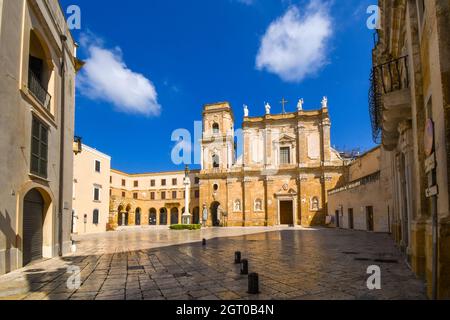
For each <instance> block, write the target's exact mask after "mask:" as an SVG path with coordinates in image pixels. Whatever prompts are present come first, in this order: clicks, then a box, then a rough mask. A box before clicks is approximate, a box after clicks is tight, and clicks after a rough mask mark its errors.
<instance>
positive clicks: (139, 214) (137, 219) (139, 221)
mask: <svg viewBox="0 0 450 320" xmlns="http://www.w3.org/2000/svg"><path fill="white" fill-rule="evenodd" d="M135 215H136V219H135V225H137V226H140V225H141V209H140V208H137V209H136V213H135Z"/></svg>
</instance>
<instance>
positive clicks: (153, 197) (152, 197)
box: [150, 192, 155, 200]
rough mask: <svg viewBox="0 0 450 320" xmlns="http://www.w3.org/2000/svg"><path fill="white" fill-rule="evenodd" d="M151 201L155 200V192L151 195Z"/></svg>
mask: <svg viewBox="0 0 450 320" xmlns="http://www.w3.org/2000/svg"><path fill="white" fill-rule="evenodd" d="M150 200H155V193H154V192H151V193H150Z"/></svg>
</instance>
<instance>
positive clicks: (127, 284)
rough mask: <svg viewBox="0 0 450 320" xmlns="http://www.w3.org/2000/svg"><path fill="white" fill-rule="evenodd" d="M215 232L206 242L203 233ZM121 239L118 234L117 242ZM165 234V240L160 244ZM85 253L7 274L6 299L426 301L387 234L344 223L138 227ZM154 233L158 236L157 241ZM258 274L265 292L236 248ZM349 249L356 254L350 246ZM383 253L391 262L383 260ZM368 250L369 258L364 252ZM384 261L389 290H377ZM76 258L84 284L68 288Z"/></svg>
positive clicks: (0, 288)
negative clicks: (254, 284)
mask: <svg viewBox="0 0 450 320" xmlns="http://www.w3.org/2000/svg"><path fill="white" fill-rule="evenodd" d="M203 237H208V241H207V245H206V246H202V244H201V239H202V238H203ZM112 239H113V240H112ZM158 239H160V240H159V241H160V243H158ZM77 240H78V249H79V250H78V252H77V254H74V255H71V256H68V257H64V258H60V259H52V260H47V261H42V262H39V263H37V264H35V265H33V266H30V267H28V268H25V269H23V270H19V271H16V272H13V273H11V274H8V275H5V276H3V277H0V299H15V300H19V299H26V300H65V299H70V300H94V299H96V300H123V299H126V300H142V299H144V300H163V299H168V300H239V299H243V300H247V299H295V300H320V299H331V300H354V299H363V300H372V299H374V300H375V299H376V300H378V299H381V300H392V299H412V300H417V299H425V297H426V296H425V287H424V284H423V283H422V281H420V280H418V279H416V278H415V277H414V275H413V273H412V272H411V271H410V270H409V269H408V268H407V266H406V264H405V263H404V262H403V257H402V256H401V255H400V253H399V252H398V250H397V248H396V247H395V246H394V243H393V241H392V240H391V239H390V237H389V236H388V235H386V234H374V233H364V232H355V231H347V230H336V229H317V230H316V229H306V230H305V229H297V228H296V229H269V228H248V229H245V228H231V229H207V230H202V231H192V232H183V231H182V232H178V231H170V230H163V229H147V230H130V231H122V232H118V233H108V234H99V235H91V236H87V237H79V238H77ZM148 241H152V242H151V243H149V242H148ZM237 250H239V251H241V252H242V255H243V258H245V259H248V260H249V267H250V272H257V273H259V275H260V290H261V294H260V295H250V294H248V293H247V285H248V283H247V277H246V276H241V275H240V272H239V271H240V268H239V265H235V264H234V252H235V251H237ZM349 252H351V253H352V254H348V253H349ZM380 257H383V259H384V260H386V261H388V260H392V261H389V262H379V261H378V262H376V261H375V260H379V259H380ZM361 258H362V259H361ZM371 265H378V266H380V268H381V271H382V289H381V290H375V291H370V290H369V289H368V288H367V285H366V281H367V278H368V277H369V275H368V274H367V268H368V267H369V266H371ZM68 266H76V267H79V268H80V271H81V273H80V275H81V278H80V279H81V286H80V287H79V288H78V289H69V288H67V285H66V282H67V280H68V279H69V277H70V276H71V274H68V273H67V267H68Z"/></svg>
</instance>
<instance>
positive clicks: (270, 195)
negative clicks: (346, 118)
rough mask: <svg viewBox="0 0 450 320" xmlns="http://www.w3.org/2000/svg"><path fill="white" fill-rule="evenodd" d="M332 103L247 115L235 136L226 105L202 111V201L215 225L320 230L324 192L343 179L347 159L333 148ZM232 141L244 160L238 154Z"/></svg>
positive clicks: (209, 106)
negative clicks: (317, 107) (237, 141)
mask: <svg viewBox="0 0 450 320" xmlns="http://www.w3.org/2000/svg"><path fill="white" fill-rule="evenodd" d="M330 127H331V122H330V118H329V113H328V106H327V100H326V98H324V100H323V102H322V108H321V109H320V110H315V111H304V110H303V101H299V105H298V110H297V112H295V113H283V114H279V115H272V114H271V113H270V106H269V105H268V104H267V105H266V114H265V115H264V116H261V117H249V115H248V108H247V107H246V106H245V110H244V121H243V124H242V134H241V135H236V133H235V129H234V116H233V111H232V109H231V107H230V105H229V104H228V103H226V102H225V103H217V104H211V105H206V106H205V107H204V109H203V138H202V170H201V171H200V173H199V178H200V179H199V180H200V185H199V189H200V203H201V204H203V206H204V208H205V207H206V208H207V209H208V210H209V212H210V215H209V219H208V220H209V221H208V224H209V225H210V226H213V225H224V226H276V225H302V226H312V225H323V224H325V222H326V215H327V191H328V190H330V189H333V188H334V187H335V186H336V185H337V183H338V182H339V180H340V179H341V177H342V174H343V165H344V163H345V160H343V159H341V157H340V155H339V154H338V152H336V151H335V150H334V149H333V148H331V144H330ZM235 136H240V137H241V143H242V145H243V150H242V156H240V157H239V158H237V157H236V153H237V152H236V144H235Z"/></svg>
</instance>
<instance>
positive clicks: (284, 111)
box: [280, 98, 289, 114]
mask: <svg viewBox="0 0 450 320" xmlns="http://www.w3.org/2000/svg"><path fill="white" fill-rule="evenodd" d="M288 102H289V101H286V100H285V99H284V98H283V99H281V101H280V103H281V106H282V107H283V114H286V109H285V105H286V103H288Z"/></svg>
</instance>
